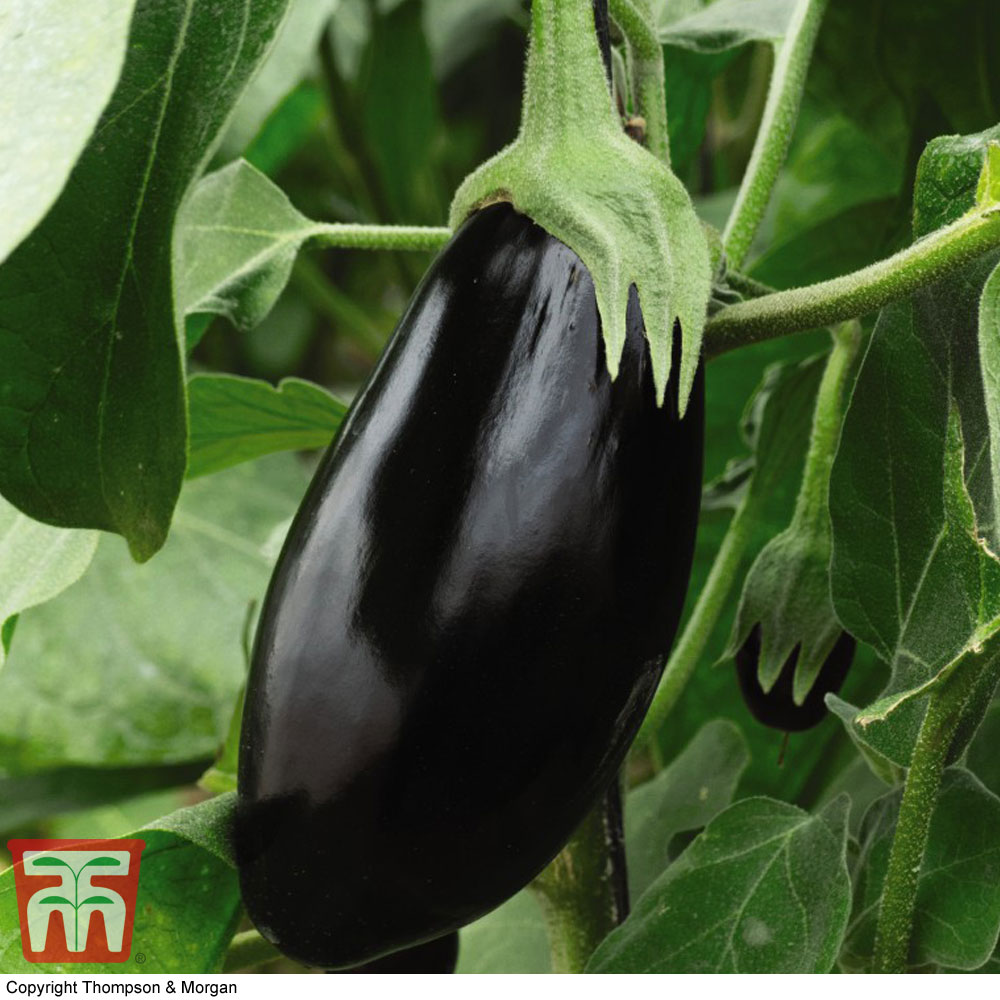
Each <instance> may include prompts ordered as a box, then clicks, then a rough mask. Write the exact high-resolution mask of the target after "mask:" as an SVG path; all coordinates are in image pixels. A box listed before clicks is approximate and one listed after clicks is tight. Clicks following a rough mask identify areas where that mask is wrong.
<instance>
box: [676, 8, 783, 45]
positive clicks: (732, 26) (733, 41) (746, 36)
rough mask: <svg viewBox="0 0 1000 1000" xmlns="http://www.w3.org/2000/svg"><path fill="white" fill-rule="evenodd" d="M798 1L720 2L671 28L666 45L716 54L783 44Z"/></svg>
mask: <svg viewBox="0 0 1000 1000" xmlns="http://www.w3.org/2000/svg"><path fill="white" fill-rule="evenodd" d="M796 6H797V0H717V2H716V3H712V4H709V5H708V6H707V7H704V8H703V9H702V10H700V11H698V12H697V13H694V14H690V15H688V16H687V17H684V18H681V19H680V20H677V21H673V22H672V23H670V24H667V25H661V27H660V31H659V35H660V41H661V42H663V44H664V45H675V46H677V47H678V48H683V49H691V50H692V51H695V52H704V53H714V52H723V51H725V50H726V49H732V48H736V47H737V46H739V45H746V44H747V43H748V42H768V43H771V44H775V43H777V42H780V41H781V39H782V38H784V37H785V34H786V33H787V31H788V27H789V23H790V22H791V19H792V15H793V14H794V12H795V8H796Z"/></svg>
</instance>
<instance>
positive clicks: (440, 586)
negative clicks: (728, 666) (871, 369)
mask: <svg viewBox="0 0 1000 1000" xmlns="http://www.w3.org/2000/svg"><path fill="white" fill-rule="evenodd" d="M675 340H679V338H675ZM676 368H677V366H676V365H675V371H676ZM703 396H704V387H703V382H702V374H701V373H700V372H699V376H698V379H697V380H696V385H695V389H694V392H693V395H692V398H691V401H690V405H689V407H688V410H687V414H686V416H685V417H684V419H683V420H680V419H678V416H677V399H676V388H675V386H674V385H672V386H671V387H670V388H669V389H668V395H667V402H666V404H665V405H664V406H663V407H657V406H656V403H655V395H654V388H653V377H652V370H651V364H650V358H649V352H648V347H647V344H646V340H645V337H644V336H643V328H642V319H641V315H640V313H639V308H638V301H637V299H636V296H635V295H634V294H633V296H632V300H631V302H630V304H629V324H628V337H627V343H626V345H625V353H624V356H623V359H622V364H621V371H620V374H619V376H618V378H617V380H616V381H615V382H614V383H612V381H611V379H610V377H609V376H608V372H607V368H606V365H605V357H604V347H603V340H602V337H601V334H600V325H599V321H598V316H597V309H596V304H595V299H594V290H593V286H592V283H591V281H590V277H589V275H588V273H587V270H586V269H585V268H584V266H583V265H582V263H581V262H580V260H579V258H578V257H577V256H576V255H575V254H574V253H573V252H572V251H571V250H569V249H568V248H567V247H566V246H564V245H563V244H562V243H560V242H558V241H557V240H555V239H554V238H552V237H551V236H549V235H548V234H547V233H545V232H544V231H543V230H542V229H540V228H539V227H538V226H536V225H535V224H533V223H532V222H531V221H530V220H529V219H527V218H526V217H524V216H522V215H519V214H517V213H516V212H515V211H514V210H513V209H512V208H510V206H508V205H495V206H492V207H490V208H487V209H485V210H483V211H481V212H479V213H477V214H476V215H474V216H473V217H472V218H471V219H470V220H469V221H468V222H467V223H466V224H465V225H464V226H463V227H462V228H461V230H460V231H459V232H458V233H457V234H456V236H455V237H454V239H453V240H452V242H451V243H450V244H449V245H448V247H446V248H445V250H444V251H443V252H442V254H441V255H440V256H439V257H438V259H437V260H436V261H435V263H434V264H433V266H432V267H431V268H430V270H429V271H428V274H427V276H426V277H425V279H424V281H423V283H422V284H421V287H420V289H419V290H418V291H417V293H416V295H415V296H414V299H413V301H412V302H411V304H410V306H409V308H408V310H407V312H406V314H405V315H404V317H403V318H402V320H401V321H400V324H399V327H398V328H397V330H396V333H395V335H394V337H393V339H392V341H391V343H390V344H389V346H388V348H387V349H386V351H385V353H384V355H383V357H382V360H381V361H380V363H379V366H378V368H377V369H376V371H375V372H374V374H373V376H372V378H371V380H370V381H369V383H368V385H367V387H366V388H365V390H364V392H363V393H362V394H361V395H360V397H359V398H358V399H357V400H356V402H355V403H354V405H353V407H352V409H351V412H350V414H349V415H348V417H347V418H346V420H345V421H344V424H343V426H342V428H341V430H340V433H339V435H338V437H337V439H336V441H335V442H334V443H333V445H332V446H331V447H330V450H329V451H328V453H327V454H326V456H325V458H324V459H323V462H322V464H321V465H320V467H319V469H318V471H317V473H316V476H315V478H314V480H313V483H312V485H311V487H310V489H309V492H308V494H307V496H306V498H305V500H304V501H303V504H302V506H301V509H300V510H299V512H298V515H297V517H296V519H295V522H294V524H293V525H292V528H291V530H290V532H289V535H288V539H287V541H286V543H285V547H284V550H283V552H282V555H281V558H280V560H279V562H278V565H277V568H276V570H275V573H274V577H273V579H272V581H271V586H270V590H269V592H268V595H267V598H266V601H265V604H264V607H263V610H262V613H261V621H260V625H259V629H258V633H257V638H256V644H255V651H254V657H253V665H252V672H251V677H250V680H249V685H248V692H247V698H246V708H245V714H244V720H243V732H242V739H241V751H240V775H239V777H240V794H239V810H238V817H237V831H236V833H237V837H236V844H237V851H238V860H239V867H240V878H241V885H242V890H243V897H244V900H245V902H246V906H247V910H248V912H249V914H250V916H251V917H252V919H253V921H254V923H255V924H256V925H257V927H258V928H259V929H260V930H261V932H262V933H263V934H264V935H265V936H266V937H267V938H268V939H270V940H271V941H273V942H274V943H275V944H277V945H278V947H279V948H281V949H282V950H283V951H285V952H286V953H287V954H289V955H291V956H292V957H294V958H298V959H299V960H301V961H304V962H306V963H309V964H314V965H320V966H325V967H344V966H349V965H353V964H358V963H361V962H364V961H368V960H371V959H374V958H377V957H378V956H380V955H384V954H387V953H389V952H391V951H393V950H396V949H399V948H402V947H408V946H412V945H414V944H417V943H419V942H421V941H425V940H428V939H431V938H433V937H436V936H439V935H441V934H444V933H446V932H448V931H450V930H453V929H455V928H457V927H460V926H462V925H463V924H465V923H467V922H469V921H471V920H473V919H475V918H476V917H478V916H479V915H481V914H483V913H485V912H486V911H488V910H490V909H492V908H493V907H495V906H496V905H498V904H499V903H500V902H502V901H503V900H504V899H506V898H507V897H509V896H511V895H512V894H513V893H515V892H516V891H517V890H518V889H520V888H521V887H522V886H524V885H525V884H526V883H527V882H528V881H529V880H530V879H531V878H532V877H533V876H534V875H535V874H537V872H538V871H539V870H540V869H541V868H542V867H544V865H545V864H546V863H547V862H548V861H549V860H550V859H551V858H552V857H553V856H554V855H555V854H556V853H557V852H558V851H559V849H560V847H561V846H562V844H563V843H564V842H565V841H566V839H567V838H568V837H569V835H570V834H571V833H572V832H573V830H574V828H575V827H576V826H577V825H578V824H579V823H580V821H581V820H582V818H583V817H584V816H585V815H586V813H587V812H588V810H589V809H590V808H591V807H592V806H593V805H594V804H595V802H597V801H598V799H599V798H600V796H601V795H602V794H603V792H604V790H605V788H606V787H607V786H608V784H609V782H610V781H611V780H612V777H613V776H614V774H615V772H616V771H617V769H618V766H619V765H620V763H621V761H622V758H623V756H624V754H625V752H626V749H627V747H628V744H629V742H630V741H631V739H632V737H633V736H634V734H635V731H636V729H637V727H638V725H639V722H640V721H641V719H642V716H643V714H644V712H645V710H646V707H647V705H648V703H649V700H650V698H651V696H652V693H653V690H654V688H655V686H656V683H657V679H658V678H659V676H660V671H661V668H662V664H663V661H664V657H665V655H666V653H667V652H668V650H669V648H670V644H671V642H672V640H673V636H674V632H675V630H676V627H677V622H678V618H679V616H680V612H681V607H682V605H683V602H684V595H685V591H686V588H687V581H688V574H689V571H690V566H691V558H692V553H693V545H694V537H695V528H696V523H697V518H698V505H699V497H700V484H701V461H702V458H701V456H702V435H703V422H704V412H703V408H704V398H703Z"/></svg>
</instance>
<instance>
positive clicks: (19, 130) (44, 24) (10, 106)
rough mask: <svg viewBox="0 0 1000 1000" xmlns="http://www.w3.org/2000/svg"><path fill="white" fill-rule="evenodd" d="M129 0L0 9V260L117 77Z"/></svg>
mask: <svg viewBox="0 0 1000 1000" xmlns="http://www.w3.org/2000/svg"><path fill="white" fill-rule="evenodd" d="M134 6H135V0H88V2H87V3H79V2H78V0H24V2H21V3H12V4H4V6H3V8H2V9H0V52H2V53H3V58H0V136H2V138H0V219H2V220H3V224H2V226H0V261H3V259H4V258H5V257H6V256H7V254H9V253H10V252H11V250H13V249H14V247H16V246H17V245H18V243H20V242H21V240H23V239H24V237H25V236H27V235H28V233H30V232H31V230H32V229H33V228H34V227H35V225H36V224H37V223H38V222H39V220H40V219H41V218H42V216H43V215H44V214H45V213H46V212H47V211H48V209H49V207H50V206H51V205H52V203H53V202H54V201H55V200H56V198H57V197H58V196H59V192H60V191H61V190H62V188H63V185H64V184H65V183H66V178H67V177H68V176H69V172H70V170H72V169H73V164H74V163H76V160H77V157H78V156H79V155H80V153H81V151H82V150H83V147H84V146H85V145H86V142H87V140H88V139H89V138H90V134H91V132H93V130H94V126H95V125H96V124H97V119H98V118H99V117H100V114H101V112H102V111H103V110H104V105H105V104H107V102H108V99H109V98H110V97H111V92H112V90H113V89H114V86H115V84H116V83H117V82H118V74H119V73H120V72H121V68H122V63H123V62H124V59H125V40H126V38H127V37H128V26H129V20H130V19H131V17H132V8H133V7H134Z"/></svg>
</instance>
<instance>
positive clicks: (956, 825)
mask: <svg viewBox="0 0 1000 1000" xmlns="http://www.w3.org/2000/svg"><path fill="white" fill-rule="evenodd" d="M899 800H900V791H899V789H897V790H896V791H893V792H891V793H889V794H888V795H886V796H884V797H882V798H881V799H879V800H878V801H877V802H875V803H874V804H873V805H872V806H871V807H870V808H869V810H868V813H867V814H866V816H865V819H864V822H863V823H862V827H861V833H860V842H861V855H860V857H859V860H858V864H857V867H856V872H855V878H856V892H855V903H854V912H853V914H852V915H851V925H850V929H849V931H848V935H847V940H846V943H845V946H844V953H843V955H842V956H841V961H842V963H843V964H844V965H845V967H846V968H848V969H851V970H861V969H867V968H868V967H869V965H870V960H871V955H872V948H873V944H874V938H875V922H876V919H877V916H878V907H879V903H880V901H881V898H882V885H883V883H884V882H885V872H886V867H887V865H888V858H889V849H890V847H891V844H892V835H893V832H894V830H895V826H896V818H897V816H898V815H899ZM998 869H1000V799H998V798H997V797H996V796H995V795H994V794H993V793H992V792H990V791H988V790H987V789H986V788H985V787H984V786H983V785H982V783H981V782H980V781H979V780H978V779H977V778H976V777H975V776H974V775H972V774H971V773H969V772H968V771H966V770H964V769H963V768H951V769H950V770H948V771H946V772H945V776H944V782H943V784H942V787H941V794H940V796H939V798H938V801H937V805H936V807H935V809H934V817H933V819H932V820H931V828H930V834H929V837H928V841H927V853H926V855H925V857H924V863H923V867H922V869H921V873H920V881H919V885H918V889H917V903H916V912H915V915H914V923H913V939H912V945H911V951H910V961H911V964H913V965H926V964H927V963H934V964H937V965H946V966H951V967H953V968H958V969H966V970H968V969H975V968H977V967H978V966H980V965H982V964H983V963H984V962H986V961H987V960H988V959H989V957H990V956H991V955H992V954H993V950H994V948H995V947H996V943H997V935H998V932H1000V880H998V879H997V877H996V872H997V870H998Z"/></svg>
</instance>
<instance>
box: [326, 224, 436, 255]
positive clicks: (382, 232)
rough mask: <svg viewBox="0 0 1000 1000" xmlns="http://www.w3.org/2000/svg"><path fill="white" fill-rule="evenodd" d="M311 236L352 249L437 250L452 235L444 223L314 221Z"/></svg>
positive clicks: (335, 245) (330, 244) (332, 244)
mask: <svg viewBox="0 0 1000 1000" xmlns="http://www.w3.org/2000/svg"><path fill="white" fill-rule="evenodd" d="M311 238H312V239H313V240H315V242H316V243H318V244H319V245H320V246H325V247H344V248H348V249H354V250H437V249H439V248H440V247H442V246H444V244H445V243H447V242H448V240H450V239H451V230H450V229H448V228H447V227H446V226H366V225H360V224H357V223H353V222H317V223H315V225H313V227H312V229H311Z"/></svg>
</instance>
